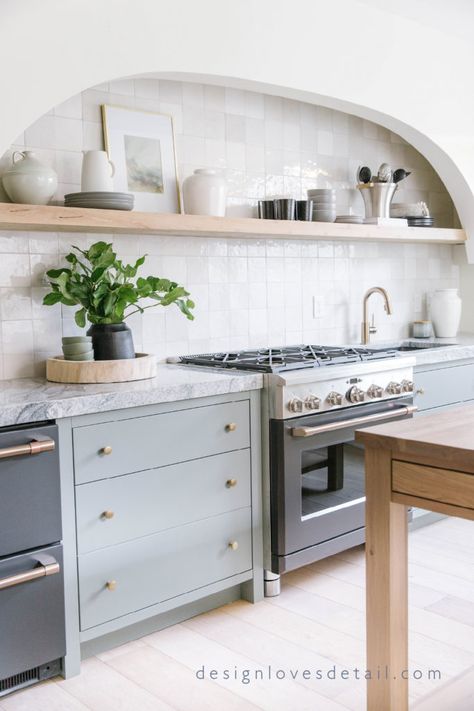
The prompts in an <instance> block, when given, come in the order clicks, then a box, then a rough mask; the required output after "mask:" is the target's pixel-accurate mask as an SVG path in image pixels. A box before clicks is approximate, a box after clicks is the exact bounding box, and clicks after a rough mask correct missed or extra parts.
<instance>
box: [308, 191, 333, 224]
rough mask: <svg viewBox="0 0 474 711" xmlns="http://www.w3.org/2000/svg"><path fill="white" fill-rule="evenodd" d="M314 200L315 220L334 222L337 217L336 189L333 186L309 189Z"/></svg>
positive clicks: (309, 195)
mask: <svg viewBox="0 0 474 711" xmlns="http://www.w3.org/2000/svg"><path fill="white" fill-rule="evenodd" d="M308 200H312V201H313V222H334V220H335V219H336V191H335V190H334V189H332V188H316V189H314V190H308Z"/></svg>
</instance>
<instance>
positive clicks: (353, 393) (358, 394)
mask: <svg viewBox="0 0 474 711" xmlns="http://www.w3.org/2000/svg"><path fill="white" fill-rule="evenodd" d="M346 400H349V402H364V400H365V392H364V391H363V390H361V389H360V388H358V387H356V386H355V385H354V386H353V387H352V388H350V389H349V390H348V391H347V393H346Z"/></svg>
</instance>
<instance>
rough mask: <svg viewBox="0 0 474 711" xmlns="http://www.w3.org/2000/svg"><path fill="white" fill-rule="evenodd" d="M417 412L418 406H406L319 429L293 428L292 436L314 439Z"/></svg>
mask: <svg viewBox="0 0 474 711" xmlns="http://www.w3.org/2000/svg"><path fill="white" fill-rule="evenodd" d="M417 410H418V408H417V406H416V405H405V406H404V407H400V408H398V409H397V410H389V411H388V412H379V413H378V414H374V415H366V416H365V417H354V418H352V420H342V422H330V423H328V424H327V425H318V426H317V427H293V428H292V430H291V436H292V437H312V436H313V435H317V434H324V433H325V432H334V431H335V430H343V429H344V428H345V427H353V426H354V425H356V426H357V425H369V424H371V423H372V422H373V423H377V422H379V420H393V419H394V418H395V417H406V416H408V415H412V414H413V413H414V412H416V411H417Z"/></svg>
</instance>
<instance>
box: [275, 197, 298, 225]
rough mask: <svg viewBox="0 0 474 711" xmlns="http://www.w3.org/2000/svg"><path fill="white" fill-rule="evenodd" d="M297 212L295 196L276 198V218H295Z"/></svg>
mask: <svg viewBox="0 0 474 711" xmlns="http://www.w3.org/2000/svg"><path fill="white" fill-rule="evenodd" d="M295 214H296V200H293V198H279V199H278V200H275V220H294V219H295Z"/></svg>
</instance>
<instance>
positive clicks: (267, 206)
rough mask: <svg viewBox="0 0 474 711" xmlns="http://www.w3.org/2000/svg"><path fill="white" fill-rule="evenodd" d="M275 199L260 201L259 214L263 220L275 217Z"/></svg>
mask: <svg viewBox="0 0 474 711" xmlns="http://www.w3.org/2000/svg"><path fill="white" fill-rule="evenodd" d="M273 202H274V201H273V200H259V201H258V216H259V218H260V219H261V220H273V219H274V217H275V206H274V204H273Z"/></svg>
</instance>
